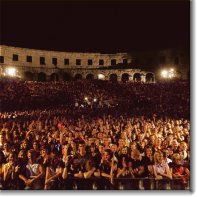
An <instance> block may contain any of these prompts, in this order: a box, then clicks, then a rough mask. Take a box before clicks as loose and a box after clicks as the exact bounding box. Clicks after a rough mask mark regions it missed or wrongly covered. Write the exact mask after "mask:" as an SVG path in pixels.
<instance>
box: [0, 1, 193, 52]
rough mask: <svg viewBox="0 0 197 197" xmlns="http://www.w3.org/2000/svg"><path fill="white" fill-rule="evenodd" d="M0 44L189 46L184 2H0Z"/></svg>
mask: <svg viewBox="0 0 197 197" xmlns="http://www.w3.org/2000/svg"><path fill="white" fill-rule="evenodd" d="M0 24H1V31H0V33H1V34H0V35H1V37H0V39H1V44H6V45H12V46H19V47H27V48H37V49H49V50H60V51H61V50H62V51H81V52H85V51H89V52H96V51H98V52H116V51H118V52H129V51H135V50H151V49H162V48H174V47H177V46H178V47H179V46H181V47H188V46H189V39H190V38H189V35H190V32H189V24H190V2H189V1H163V2H162V1H152V2H151V1H124V2H123V1H119V2H117V1H114V2H112V1H109V2H106V1H105V2H104V1H100V2H81V1H80V2H68V1H59V2H57V1H53V2H51V1H48V2H47V1H32V2H30V1H27V2H25V1H2V2H1V21H0Z"/></svg>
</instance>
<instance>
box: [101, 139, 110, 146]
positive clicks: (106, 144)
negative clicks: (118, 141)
mask: <svg viewBox="0 0 197 197" xmlns="http://www.w3.org/2000/svg"><path fill="white" fill-rule="evenodd" d="M110 142H111V138H109V137H106V138H104V139H103V143H104V146H109V144H110Z"/></svg>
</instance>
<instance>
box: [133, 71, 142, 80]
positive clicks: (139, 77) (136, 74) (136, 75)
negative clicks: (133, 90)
mask: <svg viewBox="0 0 197 197" xmlns="http://www.w3.org/2000/svg"><path fill="white" fill-rule="evenodd" d="M133 80H134V81H135V82H140V81H141V74H140V73H135V74H134V75H133Z"/></svg>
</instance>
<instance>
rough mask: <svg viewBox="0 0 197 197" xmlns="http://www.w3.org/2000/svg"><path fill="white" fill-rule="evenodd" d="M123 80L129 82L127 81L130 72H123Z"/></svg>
mask: <svg viewBox="0 0 197 197" xmlns="http://www.w3.org/2000/svg"><path fill="white" fill-rule="evenodd" d="M121 80H122V82H127V81H129V74H128V73H124V74H122V78H121Z"/></svg>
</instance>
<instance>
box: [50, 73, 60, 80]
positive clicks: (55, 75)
mask: <svg viewBox="0 0 197 197" xmlns="http://www.w3.org/2000/svg"><path fill="white" fill-rule="evenodd" d="M58 80H59V76H58V74H57V73H52V74H51V76H50V81H58Z"/></svg>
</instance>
